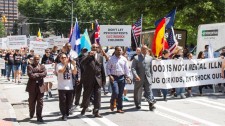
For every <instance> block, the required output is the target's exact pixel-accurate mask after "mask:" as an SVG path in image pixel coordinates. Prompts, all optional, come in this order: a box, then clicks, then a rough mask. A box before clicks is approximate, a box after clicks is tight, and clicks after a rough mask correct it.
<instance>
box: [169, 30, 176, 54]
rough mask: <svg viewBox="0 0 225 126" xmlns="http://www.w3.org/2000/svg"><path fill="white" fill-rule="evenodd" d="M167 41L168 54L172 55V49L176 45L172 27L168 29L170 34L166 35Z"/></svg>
mask: <svg viewBox="0 0 225 126" xmlns="http://www.w3.org/2000/svg"><path fill="white" fill-rule="evenodd" d="M167 42H168V45H169V49H168V50H169V52H170V55H172V53H173V51H174V49H175V48H176V47H177V44H178V42H177V40H176V37H175V36H174V31H173V28H171V31H170V34H169V36H168V39H167Z"/></svg>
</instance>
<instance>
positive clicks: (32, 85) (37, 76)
mask: <svg viewBox="0 0 225 126" xmlns="http://www.w3.org/2000/svg"><path fill="white" fill-rule="evenodd" d="M39 61H40V56H39V55H34V59H33V63H32V64H29V65H28V66H27V74H28V77H29V79H28V82H27V87H26V91H27V92H28V93H29V98H28V102H29V112H30V118H31V119H32V118H33V116H34V113H35V107H36V116H37V121H38V122H43V121H44V120H43V119H42V109H43V97H44V90H45V89H44V77H46V75H47V71H46V69H45V66H44V65H41V64H39Z"/></svg>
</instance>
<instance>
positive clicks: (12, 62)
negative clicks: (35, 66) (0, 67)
mask: <svg viewBox="0 0 225 126" xmlns="http://www.w3.org/2000/svg"><path fill="white" fill-rule="evenodd" d="M5 60H6V61H8V63H7V64H8V65H13V64H14V58H13V54H9V53H7V54H6V56H5Z"/></svg>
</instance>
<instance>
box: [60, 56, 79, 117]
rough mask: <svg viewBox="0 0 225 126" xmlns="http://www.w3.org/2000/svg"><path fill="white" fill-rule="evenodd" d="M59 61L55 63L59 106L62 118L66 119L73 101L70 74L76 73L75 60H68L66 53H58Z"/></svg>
mask: <svg viewBox="0 0 225 126" xmlns="http://www.w3.org/2000/svg"><path fill="white" fill-rule="evenodd" d="M60 61H61V63H59V64H57V67H56V71H57V73H58V92H59V108H60V112H61V114H62V120H64V121H66V120H67V117H68V116H69V111H70V109H71V107H72V101H73V90H74V89H73V80H72V79H73V78H72V74H74V75H75V74H77V67H76V62H75V61H74V60H71V61H69V59H68V57H67V56H66V54H61V55H60Z"/></svg>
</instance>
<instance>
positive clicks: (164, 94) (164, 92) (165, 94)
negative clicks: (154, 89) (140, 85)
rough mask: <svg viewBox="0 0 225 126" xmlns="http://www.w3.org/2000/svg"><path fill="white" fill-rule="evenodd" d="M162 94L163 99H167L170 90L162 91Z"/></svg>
mask: <svg viewBox="0 0 225 126" xmlns="http://www.w3.org/2000/svg"><path fill="white" fill-rule="evenodd" d="M161 91H162V94H163V98H166V96H167V93H168V89H161Z"/></svg>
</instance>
